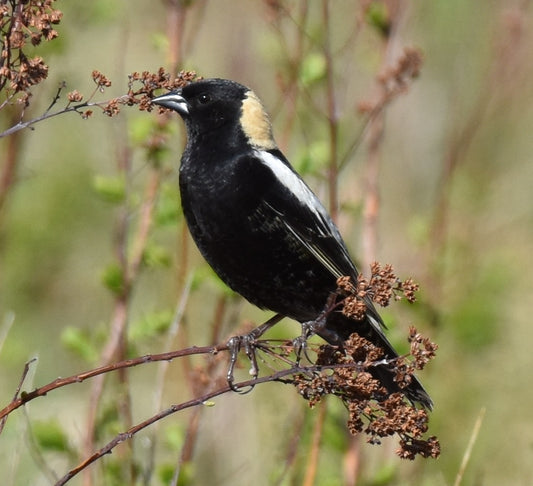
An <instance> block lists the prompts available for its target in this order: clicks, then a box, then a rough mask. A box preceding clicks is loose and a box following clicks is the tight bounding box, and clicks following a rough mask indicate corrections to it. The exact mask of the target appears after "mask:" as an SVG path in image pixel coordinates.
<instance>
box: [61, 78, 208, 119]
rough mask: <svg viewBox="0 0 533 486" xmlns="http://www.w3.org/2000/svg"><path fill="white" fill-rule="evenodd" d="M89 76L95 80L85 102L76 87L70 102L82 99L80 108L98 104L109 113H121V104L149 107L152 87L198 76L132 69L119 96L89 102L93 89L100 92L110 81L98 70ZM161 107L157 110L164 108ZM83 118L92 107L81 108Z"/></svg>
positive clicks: (178, 85) (174, 84) (167, 86)
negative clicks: (126, 91) (125, 87)
mask: <svg viewBox="0 0 533 486" xmlns="http://www.w3.org/2000/svg"><path fill="white" fill-rule="evenodd" d="M91 76H92V79H93V81H94V83H95V84H96V88H95V90H94V92H93V93H92V94H91V95H90V96H89V97H88V98H87V101H86V102H85V103H81V102H82V100H83V99H84V96H83V95H82V94H81V93H79V92H78V91H77V90H74V91H71V92H70V93H68V95H67V98H68V101H69V105H70V104H71V103H81V105H80V106H79V108H80V109H81V108H84V107H86V106H99V107H100V108H101V109H102V112H103V113H104V114H105V115H108V116H115V115H117V114H118V113H120V106H124V105H126V106H133V105H138V107H139V109H140V110H141V111H152V109H153V108H154V106H153V105H152V104H151V99H152V98H153V97H154V91H156V90H158V89H166V90H172V89H177V88H181V87H183V86H186V85H187V84H189V83H191V82H193V81H197V80H198V79H200V78H199V77H198V76H197V75H196V73H195V72H194V71H180V72H179V73H178V74H177V76H172V75H171V74H170V73H168V72H166V71H165V69H164V68H159V70H158V71H157V72H156V73H150V72H148V71H143V72H142V73H138V72H134V73H132V74H130V75H129V76H128V93H127V94H126V95H124V96H120V97H118V98H112V99H110V100H108V101H106V102H104V103H96V102H95V103H92V102H91V101H92V99H93V97H94V95H95V94H96V92H100V93H103V92H104V90H105V88H108V87H109V86H111V81H110V80H109V79H108V78H107V76H105V75H104V74H102V73H101V72H100V71H97V70H94V71H93V72H92V75H91ZM164 110H165V109H164V108H160V111H164ZM80 113H81V115H82V116H83V117H84V118H88V117H89V116H91V115H92V110H86V111H83V112H82V111H80Z"/></svg>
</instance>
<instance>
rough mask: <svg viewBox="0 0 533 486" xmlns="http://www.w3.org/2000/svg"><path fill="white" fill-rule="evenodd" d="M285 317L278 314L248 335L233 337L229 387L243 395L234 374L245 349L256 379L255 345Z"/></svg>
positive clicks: (257, 369) (251, 370)
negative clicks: (241, 351) (236, 384)
mask: <svg viewBox="0 0 533 486" xmlns="http://www.w3.org/2000/svg"><path fill="white" fill-rule="evenodd" d="M283 317H284V316H282V315H281V314H276V315H275V316H274V317H272V318H270V319H269V320H268V321H266V322H264V323H263V324H261V325H260V326H258V327H256V328H255V329H252V330H251V331H250V332H249V333H248V334H243V335H240V336H233V337H232V338H231V339H230V340H229V341H228V348H229V350H230V364H229V368H228V374H227V380H228V385H229V387H230V388H231V389H232V390H233V391H236V392H239V393H242V392H241V391H240V390H239V389H238V388H237V387H236V386H235V385H234V382H235V378H234V376H233V372H234V371H235V364H236V363H237V358H238V356H239V351H240V350H241V349H244V352H245V353H246V356H248V359H249V360H250V364H251V367H250V375H251V376H252V377H253V378H254V379H255V378H257V375H258V374H259V367H258V366H257V357H256V355H255V344H256V341H257V340H258V339H259V338H260V337H261V336H262V335H263V334H264V333H265V332H267V331H268V330H269V329H270V328H271V327H272V326H274V325H275V324H277V323H278V322H279V321H281V319H283ZM252 388H253V387H252ZM252 388H250V390H247V391H246V392H245V393H248V392H249V391H251V390H252Z"/></svg>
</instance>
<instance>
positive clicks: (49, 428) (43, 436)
mask: <svg viewBox="0 0 533 486" xmlns="http://www.w3.org/2000/svg"><path fill="white" fill-rule="evenodd" d="M32 432H33V436H34V438H35V441H36V442H37V444H39V446H40V447H42V448H43V449H45V450H49V451H60V452H69V449H70V448H69V445H68V438H67V435H66V434H65V432H64V431H63V429H62V427H61V425H60V423H59V422H58V421H57V419H50V420H48V421H39V422H34V423H33V424H32Z"/></svg>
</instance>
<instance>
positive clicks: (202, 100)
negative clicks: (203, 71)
mask: <svg viewBox="0 0 533 486" xmlns="http://www.w3.org/2000/svg"><path fill="white" fill-rule="evenodd" d="M198 101H199V102H200V104H201V105H206V104H207V103H209V102H210V101H211V96H209V95H208V94H206V93H203V94H201V95H200V96H198Z"/></svg>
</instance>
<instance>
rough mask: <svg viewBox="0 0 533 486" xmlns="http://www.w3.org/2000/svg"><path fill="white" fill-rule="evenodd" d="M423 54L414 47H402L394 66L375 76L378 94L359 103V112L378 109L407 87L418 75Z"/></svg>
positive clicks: (403, 91) (369, 111) (370, 111)
mask: <svg viewBox="0 0 533 486" xmlns="http://www.w3.org/2000/svg"><path fill="white" fill-rule="evenodd" d="M422 62H423V56H422V52H421V51H420V50H419V49H416V48H414V47H406V48H404V51H403V54H402V56H401V57H400V58H399V59H398V61H397V62H396V64H395V65H394V66H390V67H389V68H387V69H386V70H384V71H383V72H382V73H380V74H379V75H378V77H377V81H378V83H379V86H380V87H381V90H380V95H379V96H378V97H377V99H375V100H374V101H363V102H361V103H359V111H360V112H361V113H372V112H376V111H379V110H380V109H381V108H383V107H384V106H385V105H386V104H387V103H390V102H391V101H392V100H393V99H394V98H396V97H397V96H398V95H400V94H402V93H405V92H406V91H407V90H408V89H409V85H410V83H411V82H412V81H413V80H414V79H416V78H417V77H418V76H419V75H420V68H421V66H422Z"/></svg>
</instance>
